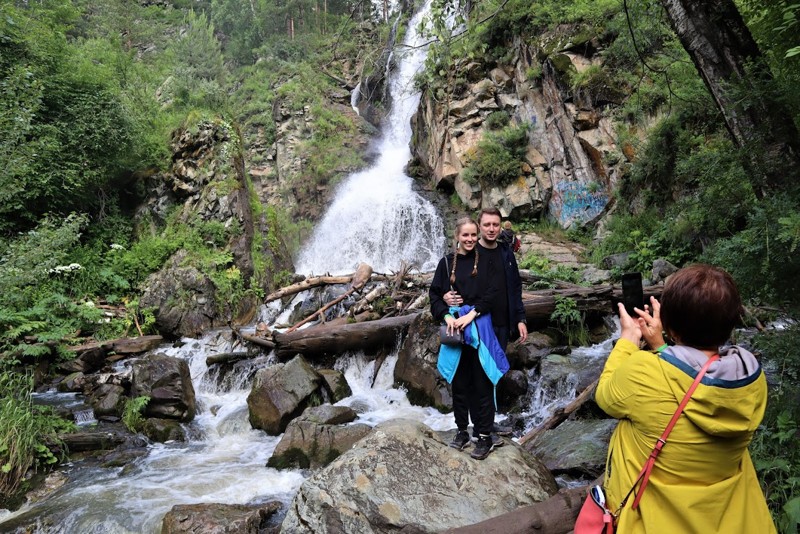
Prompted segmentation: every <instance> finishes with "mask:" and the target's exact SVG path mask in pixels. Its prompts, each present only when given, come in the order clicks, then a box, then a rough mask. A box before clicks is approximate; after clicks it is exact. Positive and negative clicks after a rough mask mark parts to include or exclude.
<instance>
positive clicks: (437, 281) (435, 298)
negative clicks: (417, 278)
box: [428, 258, 450, 321]
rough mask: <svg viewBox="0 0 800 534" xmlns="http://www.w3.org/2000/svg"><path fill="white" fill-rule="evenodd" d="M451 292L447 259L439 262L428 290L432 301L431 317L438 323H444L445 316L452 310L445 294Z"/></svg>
mask: <svg viewBox="0 0 800 534" xmlns="http://www.w3.org/2000/svg"><path fill="white" fill-rule="evenodd" d="M448 291H450V273H449V272H447V261H446V259H445V258H442V259H441V260H439V265H437V266H436V272H435V273H434V275H433V280H432V281H431V287H430V289H429V290H428V298H429V299H430V301H431V315H432V316H433V318H434V319H435V320H436V321H443V320H444V316H445V315H447V312H448V311H449V310H450V306H448V305H447V303H446V302H445V301H444V294H445V293H447V292H448Z"/></svg>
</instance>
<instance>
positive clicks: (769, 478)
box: [750, 325, 800, 533]
mask: <svg viewBox="0 0 800 534" xmlns="http://www.w3.org/2000/svg"><path fill="white" fill-rule="evenodd" d="M798 342H800V326H798V325H793V326H791V327H789V328H787V329H785V330H783V331H769V332H765V333H761V334H758V335H757V336H756V337H755V338H754V339H753V346H754V348H755V350H756V351H757V352H760V353H761V354H762V362H763V365H764V367H765V368H766V369H767V372H768V376H769V377H770V392H769V402H768V404H767V412H766V414H765V416H764V420H763V422H762V424H761V426H760V427H759V429H758V432H756V435H755V436H754V438H753V443H752V444H751V446H750V450H751V453H752V456H753V463H754V464H755V467H756V471H757V472H758V478H759V480H760V481H761V486H762V488H763V489H764V495H765V496H766V498H767V504H768V505H769V508H770V511H771V512H772V516H773V518H774V519H775V524H776V525H777V526H778V531H779V532H782V533H790V532H797V524H798V523H800V508H798V507H799V506H800V477H799V476H798V473H800V449H798V448H797V447H796V446H795V444H796V443H797V439H798V436H800V397H798V394H797V384H798V382H800V355H799V354H798V352H797V350H796V348H797V343H798Z"/></svg>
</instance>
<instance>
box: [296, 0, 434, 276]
mask: <svg viewBox="0 0 800 534" xmlns="http://www.w3.org/2000/svg"><path fill="white" fill-rule="evenodd" d="M429 10H430V1H428V2H427V3H426V4H425V6H423V8H422V9H420V11H419V12H418V13H417V14H416V15H414V17H413V18H412V19H411V21H409V23H408V31H407V32H406V35H405V38H404V41H403V46H402V47H401V48H400V49H399V51H398V52H396V53H393V54H392V55H391V58H392V59H390V62H391V61H396V65H397V67H396V70H395V72H394V73H392V76H391V77H390V80H389V92H390V95H391V102H392V110H391V112H390V114H389V115H388V116H387V117H386V119H385V120H384V123H383V125H382V128H381V136H380V139H379V141H378V146H377V152H378V153H380V156H379V157H378V160H377V161H376V162H375V163H374V164H373V165H372V166H371V167H369V168H367V169H364V170H362V171H359V172H356V173H354V174H351V175H350V176H348V177H347V178H346V179H345V180H344V182H342V184H341V185H340V186H339V188H338V189H337V191H336V197H335V199H334V201H333V203H332V204H331V206H330V208H329V209H328V211H327V213H326V214H325V216H324V217H323V219H322V221H321V222H320V223H319V225H318V226H317V228H316V229H315V230H314V234H313V235H312V237H311V239H310V241H309V242H308V243H306V244H305V246H304V248H303V251H302V252H301V254H300V256H299V258H297V260H296V261H295V266H296V269H297V272H299V273H301V274H307V275H308V274H322V273H326V272H327V273H331V274H342V273H350V272H353V271H355V268H356V266H357V265H358V264H359V263H360V262H367V263H369V264H370V265H371V266H372V268H373V269H374V270H375V271H378V272H389V271H392V270H394V271H396V270H398V268H399V267H400V265H401V264H402V263H403V262H405V263H407V264H412V265H414V266H415V267H416V268H417V269H419V270H421V271H432V270H433V269H435V268H436V263H437V262H438V261H439V258H441V256H442V253H443V251H444V247H445V238H444V227H443V225H442V221H441V218H440V217H439V214H438V213H437V211H436V209H435V208H434V206H433V205H432V204H431V203H430V202H428V201H427V200H425V199H424V198H422V197H421V196H420V195H419V194H418V193H417V192H415V191H414V190H413V188H412V179H411V177H409V176H408V175H407V174H406V173H405V172H404V168H405V166H406V164H407V163H408V161H409V160H410V159H411V149H410V148H409V143H410V141H411V116H412V115H413V114H414V112H415V111H416V110H417V107H418V105H419V98H420V94H419V91H417V90H416V89H415V88H414V76H415V74H416V73H417V72H418V71H419V70H420V69H421V68H422V66H423V64H424V61H425V55H426V48H425V46H423V43H424V39H423V37H422V36H421V35H419V32H418V31H417V27H418V25H419V23H420V20H422V17H424V16H425V14H427V13H428V12H429Z"/></svg>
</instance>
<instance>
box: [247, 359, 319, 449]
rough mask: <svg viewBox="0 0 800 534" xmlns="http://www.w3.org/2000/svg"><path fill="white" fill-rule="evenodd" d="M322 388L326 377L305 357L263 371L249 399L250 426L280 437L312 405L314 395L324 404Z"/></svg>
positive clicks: (256, 377) (259, 374)
mask: <svg viewBox="0 0 800 534" xmlns="http://www.w3.org/2000/svg"><path fill="white" fill-rule="evenodd" d="M322 384H323V379H322V377H321V376H320V375H319V373H317V372H316V371H315V370H314V368H313V367H311V365H310V364H309V363H308V362H307V361H306V360H305V359H303V357H302V356H295V357H294V359H292V360H291V361H289V362H287V363H285V364H284V363H280V364H277V365H273V366H270V367H267V368H266V369H259V370H258V372H257V373H256V376H255V380H254V381H253V388H252V389H251V390H250V394H249V395H248V396H247V407H248V409H249V412H250V425H251V426H252V427H253V428H258V429H261V430H264V431H265V432H267V433H268V434H270V435H273V436H277V435H278V434H280V433H282V432H283V431H284V430H286V427H287V425H288V424H289V421H291V420H292V419H294V418H295V417H297V416H298V415H300V414H301V413H302V412H303V410H305V409H306V407H308V406H309V405H311V403H312V400H313V396H314V395H316V396H317V399H316V401H317V403H320V402H321V401H322V391H321V385H322Z"/></svg>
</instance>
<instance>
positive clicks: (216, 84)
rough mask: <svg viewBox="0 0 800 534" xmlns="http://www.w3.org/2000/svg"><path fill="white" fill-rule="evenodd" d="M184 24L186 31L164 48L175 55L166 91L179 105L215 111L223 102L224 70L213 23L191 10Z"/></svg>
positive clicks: (225, 96)
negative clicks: (175, 59) (170, 81)
mask: <svg viewBox="0 0 800 534" xmlns="http://www.w3.org/2000/svg"><path fill="white" fill-rule="evenodd" d="M186 25H187V29H186V32H185V33H184V34H183V35H182V36H181V37H180V38H179V39H176V40H175V41H174V43H173V45H172V46H171V47H170V49H169V50H168V51H167V52H168V53H169V54H172V55H174V56H175V58H177V65H176V67H175V70H174V76H173V79H172V83H171V84H169V86H168V89H169V92H170V94H171V95H172V98H173V99H174V100H175V102H176V103H177V104H179V105H182V106H188V107H201V108H207V109H211V110H218V109H219V108H221V107H224V106H225V105H226V102H227V93H226V91H225V81H226V77H227V69H226V68H225V60H224V58H223V56H222V49H221V47H220V44H219V41H217V38H216V37H215V35H214V26H213V24H211V23H210V22H209V20H208V19H207V18H206V16H205V15H203V14H196V13H195V12H194V11H192V12H190V13H189V15H188V16H187V18H186Z"/></svg>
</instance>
